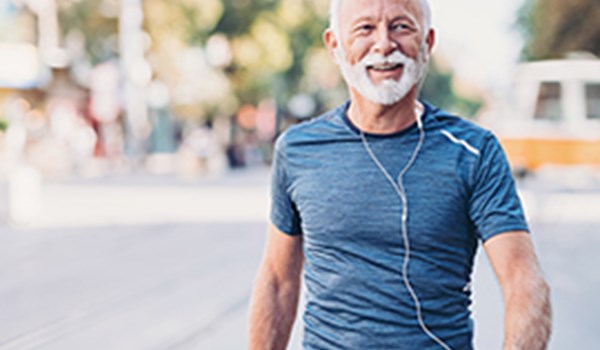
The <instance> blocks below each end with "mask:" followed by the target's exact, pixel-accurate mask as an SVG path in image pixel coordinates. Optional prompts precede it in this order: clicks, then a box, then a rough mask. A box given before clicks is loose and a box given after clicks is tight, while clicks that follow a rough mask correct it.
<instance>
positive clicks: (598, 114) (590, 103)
mask: <svg viewBox="0 0 600 350" xmlns="http://www.w3.org/2000/svg"><path fill="white" fill-rule="evenodd" d="M585 105H586V111H587V113H586V114H587V118H588V119H595V120H600V84H586V85H585Z"/></svg>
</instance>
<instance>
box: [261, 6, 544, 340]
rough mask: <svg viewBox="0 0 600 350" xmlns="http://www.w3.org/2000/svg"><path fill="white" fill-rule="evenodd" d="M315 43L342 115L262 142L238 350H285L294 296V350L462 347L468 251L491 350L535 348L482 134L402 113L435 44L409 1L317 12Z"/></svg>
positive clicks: (490, 142)
mask: <svg viewBox="0 0 600 350" xmlns="http://www.w3.org/2000/svg"><path fill="white" fill-rule="evenodd" d="M330 21H331V25H330V28H329V29H327V30H326V32H325V34H324V41H325V44H326V45H327V47H328V48H329V50H330V52H331V54H332V57H333V58H334V60H335V61H336V62H337V64H338V65H339V67H340V69H341V72H342V75H343V76H344V78H345V80H346V82H347V84H348V87H349V93H350V101H349V102H348V103H345V104H344V105H342V106H340V107H339V108H337V109H335V110H333V111H331V112H329V113H326V114H325V115H323V116H321V117H318V118H316V119H314V120H313V121H311V122H308V123H304V124H301V125H298V126H295V127H292V128H290V129H289V130H288V131H287V132H286V133H285V134H284V135H283V136H282V137H281V138H280V139H279V140H278V142H277V145H276V154H275V162H274V168H273V183H272V192H273V193H272V210H271V221H272V222H271V225H270V229H269V234H268V239H267V242H266V248H265V253H264V258H263V262H262V265H261V267H260V270H259V273H258V276H257V279H256V284H255V288H254V293H253V299H252V305H251V312H250V349H252V350H266V349H269V350H272V349H285V347H286V345H287V342H288V338H289V335H290V330H291V328H292V324H293V322H294V318H295V312H296V308H297V304H298V296H299V289H300V286H301V277H300V276H301V273H302V271H303V272H304V274H303V275H304V280H305V284H306V305H305V313H304V317H303V320H304V330H305V331H304V341H303V346H304V349H307V350H312V349H361V350H362V349H382V350H390V349H418V350H423V349H454V350H464V349H472V348H473V345H472V337H473V327H472V321H471V315H470V311H469V305H470V296H471V290H470V288H469V286H470V285H471V273H472V267H473V259H474V256H475V253H476V250H477V247H478V243H479V242H482V244H483V247H484V249H485V251H486V253H487V255H488V256H489V259H490V261H491V263H492V265H493V268H494V270H495V272H496V275H497V277H498V280H499V282H500V285H501V288H502V292H503V297H504V303H505V323H504V329H505V339H504V349H505V350H539V349H544V348H545V347H546V344H547V341H548V337H549V333H550V317H551V316H550V305H549V300H548V299H549V298H548V294H549V290H548V286H547V284H546V282H545V281H544V279H543V277H542V275H541V272H540V269H539V266H538V262H537V258H536V256H535V253H534V250H533V247H532V243H531V239H530V237H529V234H528V227H527V224H526V222H525V219H524V217H523V212H522V208H521V204H520V202H519V199H518V197H517V194H516V191H515V187H514V182H513V179H512V177H511V175H510V170H509V167H508V164H507V162H506V159H505V157H504V154H503V152H502V150H501V148H500V146H499V144H498V142H497V140H496V139H495V138H494V136H493V135H492V134H491V133H490V132H488V131H486V130H483V129H481V128H479V127H477V126H475V125H473V124H471V123H469V122H466V121H463V120H461V119H459V118H457V117H454V116H451V115H448V114H447V113H445V112H444V111H441V110H439V109H437V108H435V107H433V106H431V105H429V104H427V103H424V102H420V101H418V100H417V95H418V89H419V83H420V81H421V80H422V79H423V76H424V72H425V66H426V64H427V62H428V59H429V54H430V52H431V48H432V46H433V44H434V41H435V32H434V30H433V29H431V25H430V23H431V20H430V10H429V6H428V3H427V1H425V0H337V1H336V0H333V1H332V4H331V18H330Z"/></svg>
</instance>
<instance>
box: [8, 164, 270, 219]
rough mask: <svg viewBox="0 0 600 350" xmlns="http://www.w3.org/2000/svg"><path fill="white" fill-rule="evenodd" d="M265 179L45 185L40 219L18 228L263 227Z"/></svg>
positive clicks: (239, 175) (256, 174)
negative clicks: (228, 224)
mask: <svg viewBox="0 0 600 350" xmlns="http://www.w3.org/2000/svg"><path fill="white" fill-rule="evenodd" d="M268 175H269V171H268V169H267V168H257V169H248V170H241V171H234V172H230V173H228V174H227V175H225V176H223V177H220V178H210V179H198V180H195V181H193V182H184V181H181V180H179V179H176V178H173V177H164V176H162V177H159V176H150V175H144V174H141V175H120V176H112V177H106V178H99V179H77V180H73V181H69V182H64V183H45V184H44V185H43V190H42V207H43V209H42V213H41V215H39V216H38V217H37V218H36V219H35V220H34V221H32V222H30V223H27V225H25V226H23V227H22V228H27V229H45V228H59V227H95V226H108V225H144V224H161V223H202V222H213V223H226V222H240V221H244V222H261V223H263V222H265V221H266V219H267V210H268V186H267V183H268ZM7 187H8V185H7V184H6V183H5V184H0V194H2V196H0V198H2V199H3V200H1V201H0V215H1V216H2V217H4V218H6V216H7V213H8V201H7V194H8V190H7ZM0 220H2V219H0ZM2 221H4V222H2ZM2 221H0V227H2V225H6V220H2Z"/></svg>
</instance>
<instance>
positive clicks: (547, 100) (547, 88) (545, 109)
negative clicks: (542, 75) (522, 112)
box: [533, 82, 562, 121]
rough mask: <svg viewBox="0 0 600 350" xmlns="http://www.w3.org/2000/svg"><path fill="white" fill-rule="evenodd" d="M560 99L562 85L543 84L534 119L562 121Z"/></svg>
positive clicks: (554, 83)
mask: <svg viewBox="0 0 600 350" xmlns="http://www.w3.org/2000/svg"><path fill="white" fill-rule="evenodd" d="M560 99H561V88H560V83H557V82H544V83H541V84H540V91H539V93H538V97H537V102H536V105H535V114H534V116H533V117H534V118H535V119H538V120H553V121H554V120H560V119H561V115H562V107H561V103H560Z"/></svg>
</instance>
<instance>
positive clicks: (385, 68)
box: [371, 64, 401, 70]
mask: <svg viewBox="0 0 600 350" xmlns="http://www.w3.org/2000/svg"><path fill="white" fill-rule="evenodd" d="M400 66H401V65H400V64H392V65H389V64H385V65H373V66H371V67H372V68H373V69H376V70H393V69H396V68H398V67H400Z"/></svg>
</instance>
